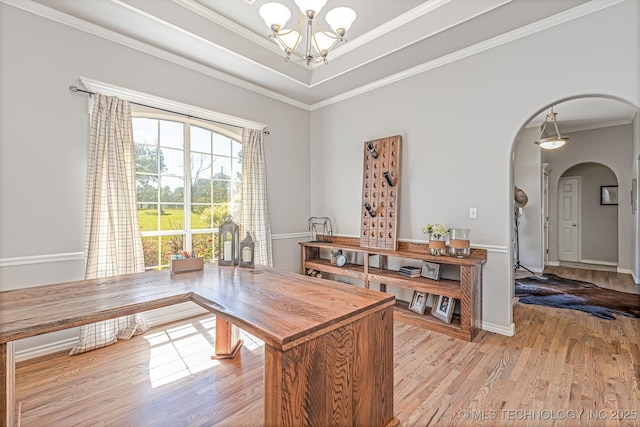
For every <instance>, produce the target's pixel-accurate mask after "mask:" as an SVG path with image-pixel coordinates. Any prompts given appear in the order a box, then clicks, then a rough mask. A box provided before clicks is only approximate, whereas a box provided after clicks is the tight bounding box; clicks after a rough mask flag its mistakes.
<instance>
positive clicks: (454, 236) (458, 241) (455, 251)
mask: <svg viewBox="0 0 640 427" xmlns="http://www.w3.org/2000/svg"><path fill="white" fill-rule="evenodd" d="M470 237H471V230H470V229H468V228H452V229H451V230H449V255H451V256H452V257H456V258H469V257H470V256H471V241H470Z"/></svg>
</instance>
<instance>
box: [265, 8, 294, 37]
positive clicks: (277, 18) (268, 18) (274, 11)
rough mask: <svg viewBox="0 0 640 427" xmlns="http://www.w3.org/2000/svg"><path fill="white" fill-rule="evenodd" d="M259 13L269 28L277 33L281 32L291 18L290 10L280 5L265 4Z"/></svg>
mask: <svg viewBox="0 0 640 427" xmlns="http://www.w3.org/2000/svg"><path fill="white" fill-rule="evenodd" d="M258 13H259V14H260V16H261V17H262V19H264V22H265V24H267V27H269V29H271V31H274V32H276V33H277V32H278V31H280V29H281V28H283V27H284V26H285V25H286V23H287V21H288V20H289V18H291V11H290V10H289V8H287V7H286V6H285V5H283V4H280V3H265V4H263V5H262V6H261V7H260V10H259V11H258ZM274 28H275V29H274Z"/></svg>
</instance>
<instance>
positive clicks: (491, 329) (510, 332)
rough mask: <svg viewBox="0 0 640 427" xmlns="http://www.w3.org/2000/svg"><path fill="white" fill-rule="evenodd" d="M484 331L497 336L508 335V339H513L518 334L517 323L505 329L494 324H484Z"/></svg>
mask: <svg viewBox="0 0 640 427" xmlns="http://www.w3.org/2000/svg"><path fill="white" fill-rule="evenodd" d="M482 329H483V330H485V331H489V332H495V333H496V334H500V335H506V336H508V337H512V336H514V335H515V334H516V325H515V323H512V324H511V326H510V327H504V326H501V325H496V324H494V323H489V322H482Z"/></svg>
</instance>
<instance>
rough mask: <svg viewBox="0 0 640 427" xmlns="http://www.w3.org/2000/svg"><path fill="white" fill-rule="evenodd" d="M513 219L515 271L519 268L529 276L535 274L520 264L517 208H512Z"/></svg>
mask: <svg viewBox="0 0 640 427" xmlns="http://www.w3.org/2000/svg"><path fill="white" fill-rule="evenodd" d="M513 219H514V220H515V227H516V228H515V232H516V241H515V245H516V263H515V268H514V269H515V270H518V269H519V268H521V269H523V270H527V271H528V272H529V273H531V274H536V273H534V272H533V271H531V270H529V269H528V268H527V267H525V266H524V265H522V264H520V238H519V233H518V226H519V225H520V221H519V220H518V208H516V207H514V208H513Z"/></svg>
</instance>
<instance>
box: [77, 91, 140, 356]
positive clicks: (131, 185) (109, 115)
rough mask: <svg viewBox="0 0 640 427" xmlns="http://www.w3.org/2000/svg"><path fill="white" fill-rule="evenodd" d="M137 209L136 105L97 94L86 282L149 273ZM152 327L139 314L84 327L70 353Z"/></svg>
mask: <svg viewBox="0 0 640 427" xmlns="http://www.w3.org/2000/svg"><path fill="white" fill-rule="evenodd" d="M136 207H137V205H136V180H135V159H134V154H133V130H132V125H131V106H130V105H129V102H128V101H124V100H121V99H119V98H117V97H115V96H105V95H102V94H100V93H96V94H95V96H94V102H93V111H92V113H91V128H90V135H89V149H88V162H87V186H86V204H85V244H84V246H85V247H84V251H85V278H87V279H95V278H100V277H109V276H115V275H120V274H130V273H140V272H143V271H144V254H143V251H142V237H141V235H140V227H139V225H138V215H137V209H136ZM148 329H149V327H148V325H147V324H146V322H145V321H144V319H143V318H142V315H140V314H135V315H131V316H125V317H121V318H118V319H111V320H106V321H103V322H98V323H95V324H92V325H85V326H82V327H81V328H80V338H79V341H78V344H77V345H76V346H75V347H74V348H73V350H71V354H78V353H83V352H85V351H89V350H93V349H96V348H100V347H104V346H107V345H110V344H113V343H114V342H116V341H117V340H118V339H129V338H131V337H132V336H133V335H135V334H140V333H143V332H145V331H147V330H148Z"/></svg>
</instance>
